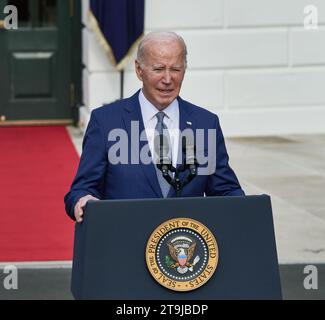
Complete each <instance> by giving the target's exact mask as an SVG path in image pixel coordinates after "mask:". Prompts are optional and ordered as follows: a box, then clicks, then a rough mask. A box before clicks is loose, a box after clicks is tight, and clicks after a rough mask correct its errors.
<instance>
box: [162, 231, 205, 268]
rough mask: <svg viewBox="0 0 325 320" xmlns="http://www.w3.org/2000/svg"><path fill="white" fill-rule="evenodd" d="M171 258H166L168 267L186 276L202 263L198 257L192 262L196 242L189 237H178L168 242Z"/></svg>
mask: <svg viewBox="0 0 325 320" xmlns="http://www.w3.org/2000/svg"><path fill="white" fill-rule="evenodd" d="M167 246H168V249H169V254H170V256H165V263H166V265H167V267H169V268H172V269H175V270H177V272H178V273H180V274H184V273H186V272H188V271H191V272H193V269H194V266H195V265H196V264H197V263H198V262H199V261H200V257H199V256H198V255H197V256H196V257H195V259H194V260H193V261H192V262H190V261H191V259H192V258H193V256H194V253H195V247H196V242H195V241H194V240H193V239H192V238H190V237H188V236H177V237H175V238H173V239H171V240H170V241H168V242H167Z"/></svg>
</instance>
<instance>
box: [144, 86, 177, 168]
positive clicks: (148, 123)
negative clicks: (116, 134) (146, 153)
mask: <svg viewBox="0 0 325 320" xmlns="http://www.w3.org/2000/svg"><path fill="white" fill-rule="evenodd" d="M139 103H140V107H141V113H142V119H143V124H144V128H145V130H146V135H147V139H148V144H149V149H150V152H151V154H152V155H154V154H155V152H154V134H155V128H156V125H157V122H158V119H157V117H156V114H157V113H158V112H159V110H158V109H157V108H156V107H155V106H154V105H153V104H152V103H151V102H150V101H149V100H148V99H147V98H146V97H145V96H144V94H143V92H142V90H141V91H140V93H139ZM162 111H163V112H164V113H165V117H164V120H163V122H164V124H165V125H166V127H167V129H168V133H169V136H170V140H171V145H172V164H173V166H174V167H176V164H177V155H178V139H179V105H178V101H177V99H175V100H174V101H173V102H172V103H171V104H170V105H169V106H168V107H167V108H165V109H164V110H162Z"/></svg>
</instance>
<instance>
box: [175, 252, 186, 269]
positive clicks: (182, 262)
mask: <svg viewBox="0 0 325 320" xmlns="http://www.w3.org/2000/svg"><path fill="white" fill-rule="evenodd" d="M177 260H178V263H179V264H180V266H181V267H184V266H185V264H186V262H187V256H186V255H184V254H180V255H179V256H178V257H177Z"/></svg>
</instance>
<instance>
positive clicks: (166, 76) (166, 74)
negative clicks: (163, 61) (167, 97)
mask: <svg viewBox="0 0 325 320" xmlns="http://www.w3.org/2000/svg"><path fill="white" fill-rule="evenodd" d="M162 81H163V83H164V84H170V83H171V81H172V77H171V74H170V72H169V70H165V72H164V76H163V79H162Z"/></svg>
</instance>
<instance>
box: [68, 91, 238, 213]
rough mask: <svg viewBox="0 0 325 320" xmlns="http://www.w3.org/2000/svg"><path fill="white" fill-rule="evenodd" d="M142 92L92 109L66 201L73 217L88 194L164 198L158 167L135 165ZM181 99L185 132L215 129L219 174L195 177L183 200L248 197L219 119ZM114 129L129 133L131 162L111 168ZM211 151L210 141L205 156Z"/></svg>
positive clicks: (141, 127)
mask: <svg viewBox="0 0 325 320" xmlns="http://www.w3.org/2000/svg"><path fill="white" fill-rule="evenodd" d="M138 94H139V91H138V92H137V93H135V94H134V95H133V96H132V97H130V98H128V99H123V100H119V101H116V102H114V103H111V104H109V105H105V106H103V107H100V108H97V109H95V110H93V111H92V113H91V117H90V121H89V124H88V127H87V130H86V133H85V136H84V140H83V151H82V155H81V158H80V163H79V168H78V171H77V174H76V176H75V178H74V180H73V183H72V186H71V189H70V191H69V192H68V193H67V194H66V196H65V198H64V200H65V205H66V212H67V214H68V215H69V216H70V217H71V218H72V219H74V206H75V204H76V203H77V201H78V200H79V199H80V198H81V197H83V196H85V195H87V194H91V195H93V196H95V197H97V198H99V199H102V200H103V199H135V198H162V197H163V195H162V193H161V189H160V186H159V183H158V179H157V173H156V169H155V167H154V164H153V163H152V162H151V163H150V164H149V165H145V164H142V163H141V161H140V162H139V163H138V164H131V163H130V158H131V154H132V152H134V148H136V147H137V146H136V144H137V143H134V141H133V143H132V144H133V145H131V143H130V142H131V138H130V137H131V121H138V122H139V131H140V133H141V132H142V131H143V130H144V124H143V120H142V115H141V109H140V104H139V100H138ZM177 99H178V102H179V115H180V119H179V124H180V130H181V131H183V130H184V129H186V128H189V127H190V128H192V129H194V130H195V129H216V152H215V170H214V171H213V173H212V174H208V175H198V176H196V177H195V178H194V179H193V180H192V181H191V182H190V183H189V184H187V185H186V186H185V187H184V189H183V191H182V197H202V196H204V195H206V196H242V195H244V192H243V190H242V189H241V187H240V184H239V182H238V179H237V177H236V175H235V173H234V171H233V170H232V169H231V167H230V166H229V164H228V160H229V158H228V154H227V150H226V146H225V142H224V138H223V134H222V131H221V128H220V124H219V120H218V117H217V116H216V115H215V114H213V113H211V112H209V111H207V110H205V109H203V108H200V107H198V106H195V105H193V104H191V103H189V102H187V101H185V100H183V99H181V98H180V97H178V98H177ZM113 129H124V130H125V131H126V132H127V136H128V138H129V139H128V146H127V147H128V148H127V150H128V155H129V161H128V163H126V164H111V163H110V161H109V158H108V150H109V148H110V147H111V146H112V145H113V144H114V143H115V142H113V141H109V139H108V134H109V132H111V130H113ZM206 131H207V130H206ZM204 140H207V139H204ZM145 144H147V141H139V148H140V149H141V148H143V147H144V145H145ZM179 149H181V146H180V147H179ZM206 151H207V142H206V141H205V144H204V150H203V152H205V153H206ZM186 175H187V173H182V174H181V175H180V178H181V180H182V179H184V178H185V177H186ZM175 196H176V193H175V191H174V189H173V188H171V189H170V191H169V194H168V197H175Z"/></svg>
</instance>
